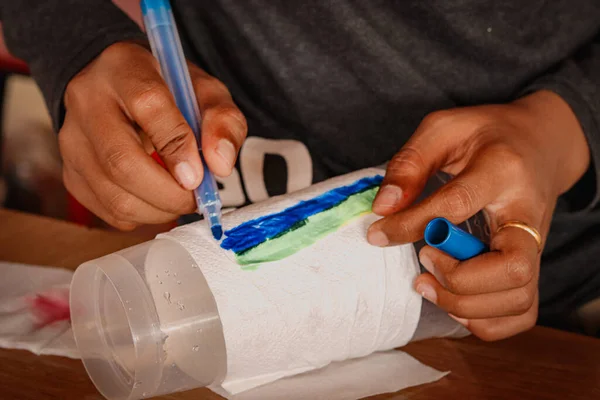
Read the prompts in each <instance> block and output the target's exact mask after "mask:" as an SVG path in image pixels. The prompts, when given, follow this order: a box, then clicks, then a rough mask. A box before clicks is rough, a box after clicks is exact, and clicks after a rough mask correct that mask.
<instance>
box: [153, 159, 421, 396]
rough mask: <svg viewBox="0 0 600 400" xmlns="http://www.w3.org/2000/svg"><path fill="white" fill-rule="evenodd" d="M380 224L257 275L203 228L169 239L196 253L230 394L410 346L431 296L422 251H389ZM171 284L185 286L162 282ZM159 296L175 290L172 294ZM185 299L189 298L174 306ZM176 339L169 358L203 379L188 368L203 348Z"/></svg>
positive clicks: (290, 200)
mask: <svg viewBox="0 0 600 400" xmlns="http://www.w3.org/2000/svg"><path fill="white" fill-rule="evenodd" d="M383 173H384V171H383V170H379V169H366V170H362V171H358V172H355V173H352V174H348V175H345V176H342V177H338V178H334V179H331V180H328V181H326V182H323V183H320V184H317V185H314V186H311V187H310V188H308V189H305V190H302V191H299V192H296V193H292V194H289V195H286V196H281V197H277V198H273V199H270V200H268V201H265V202H262V203H260V204H256V205H252V206H249V207H246V208H243V209H240V210H237V211H234V212H232V213H229V214H227V215H225V216H224V218H223V223H224V228H225V229H226V230H227V229H231V228H233V227H235V226H237V225H239V224H240V223H243V222H246V221H248V220H251V219H254V218H257V217H260V216H263V215H266V214H273V213H276V212H279V211H282V210H284V209H286V208H288V207H291V206H293V205H295V204H297V203H298V202H299V201H301V200H308V199H312V198H314V197H316V196H318V195H320V194H322V193H324V192H326V191H329V190H331V189H334V188H337V187H340V186H344V185H348V184H351V183H354V182H355V181H357V180H358V179H361V178H364V177H369V176H375V175H382V174H383ZM376 219H377V217H376V216H375V215H373V214H367V215H364V216H362V217H359V218H356V219H355V220H353V221H351V222H350V223H348V224H346V225H344V226H343V227H341V228H340V229H339V230H337V231H336V232H334V233H332V234H330V235H328V236H326V237H324V238H322V239H321V240H319V241H317V242H316V243H315V244H313V245H311V246H309V247H307V248H304V249H303V250H300V251H299V252H297V253H295V254H293V255H291V256H289V257H287V258H284V259H282V260H279V261H276V262H271V263H265V264H262V265H260V266H259V267H258V268H255V269H251V270H248V269H242V268H241V267H240V265H238V264H237V263H236V262H235V259H234V257H233V255H232V253H230V252H228V251H225V250H223V249H221V247H220V246H219V244H218V243H216V242H215V241H214V240H213V239H212V238H211V237H210V233H209V231H208V229H207V228H206V226H205V225H204V223H203V222H198V223H194V224H190V225H187V226H183V227H181V228H178V229H175V230H173V231H171V232H169V233H166V234H164V235H161V236H159V237H162V238H169V239H172V240H176V241H177V242H179V243H181V244H182V245H183V246H184V247H185V248H186V250H187V251H189V253H190V254H191V255H192V257H193V258H194V260H195V261H196V262H197V263H198V265H199V267H200V269H201V270H202V273H203V274H204V276H205V278H206V281H207V282H208V285H209V286H210V288H211V290H212V292H213V295H214V297H215V300H216V304H217V307H218V310H219V315H220V318H221V321H222V324H223V330H224V336H225V343H226V349H227V367H228V369H227V376H226V379H225V380H224V382H223V384H222V386H223V388H225V389H226V390H227V391H228V392H230V393H239V392H241V391H245V390H248V389H251V388H254V387H257V386H260V385H263V384H266V383H269V382H273V381H275V380H277V379H280V378H283V377H287V376H292V375H296V374H299V373H303V372H306V371H310V370H314V369H317V368H322V367H324V366H326V365H328V364H329V363H331V362H333V361H342V360H346V359H352V358H357V357H363V356H366V355H369V354H371V353H373V352H376V351H384V350H389V349H392V348H396V347H400V346H403V345H404V344H406V343H407V342H408V341H409V340H410V339H411V337H412V335H413V333H414V331H415V328H416V326H417V323H418V320H419V313H420V307H421V297H420V296H419V295H418V294H417V293H416V292H414V291H413V289H412V283H413V280H414V278H415V277H416V276H417V274H418V273H419V264H418V261H417V258H416V254H415V251H414V248H413V246H412V245H405V246H394V247H389V248H385V249H381V248H378V247H374V246H371V245H369V244H368V243H367V241H366V231H367V228H368V227H369V225H370V224H371V223H372V222H374V221H375V220H376ZM148 273H150V274H152V273H153V271H149V272H148ZM157 273H158V271H157ZM168 284H172V285H175V284H177V285H181V284H182V283H177V282H175V280H169V282H164V283H161V285H168ZM185 284H187V283H185ZM154 289H156V290H164V291H165V292H168V288H167V286H161V287H160V288H154ZM176 301H183V300H182V299H174V298H170V299H169V302H176ZM182 304H184V303H183V302H182ZM172 310H173V308H172V307H171V308H165V309H164V310H161V309H159V310H158V312H159V315H160V313H161V312H162V313H167V312H173V311H172ZM165 318H166V316H165ZM162 319H163V318H162V317H161V320H162ZM168 341H169V338H167V345H168V347H169V349H170V350H169V352H168V354H169V356H172V357H176V358H177V360H174V362H176V363H177V364H178V365H179V367H180V368H181V369H182V370H183V371H184V372H186V373H188V374H191V375H193V374H194V368H195V366H194V365H195V364H194V363H193V362H191V361H186V359H189V358H190V357H189V356H190V353H189V349H190V348H191V347H192V346H193V343H175V342H172V343H169V342H168ZM177 347H179V348H181V351H180V352H178V351H177V350H176V348H177Z"/></svg>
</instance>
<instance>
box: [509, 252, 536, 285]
mask: <svg viewBox="0 0 600 400" xmlns="http://www.w3.org/2000/svg"><path fill="white" fill-rule="evenodd" d="M534 273H535V271H534V266H533V264H532V263H531V261H530V260H529V259H528V258H527V257H525V256H524V255H523V254H520V253H517V254H513V255H511V256H510V257H509V258H508V260H507V261H506V275H507V276H508V280H509V282H510V283H512V284H513V285H515V287H522V286H525V285H527V284H528V283H529V282H530V281H531V280H532V279H533V276H534Z"/></svg>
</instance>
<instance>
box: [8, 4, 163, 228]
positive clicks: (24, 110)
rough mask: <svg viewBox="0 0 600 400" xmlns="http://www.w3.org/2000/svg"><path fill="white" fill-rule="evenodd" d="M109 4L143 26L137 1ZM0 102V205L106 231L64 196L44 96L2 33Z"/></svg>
mask: <svg viewBox="0 0 600 400" xmlns="http://www.w3.org/2000/svg"><path fill="white" fill-rule="evenodd" d="M113 2H114V3H115V4H116V5H117V6H119V7H120V8H121V9H123V11H125V12H126V13H127V14H128V15H129V16H130V17H131V18H132V19H133V20H135V21H136V22H137V23H138V24H139V25H140V26H141V11H140V9H139V0H114V1H113ZM0 28H1V25H0ZM0 104H1V107H0V122H1V124H0V207H5V208H10V209H13V210H18V211H24V212H28V213H34V214H38V215H44V216H48V217H52V218H59V219H64V220H68V221H71V222H75V223H78V224H81V225H86V226H89V227H102V228H106V229H110V227H108V226H106V225H105V224H104V223H103V222H102V221H100V220H99V219H97V218H96V217H94V216H93V215H92V214H91V213H89V212H88V211H87V210H86V209H85V208H84V207H82V206H81V205H80V204H79V203H78V202H77V201H76V200H75V199H74V198H72V197H71V196H69V194H68V193H67V191H66V189H65V187H64V185H63V183H62V165H61V159H60V154H59V150H58V141H57V137H56V132H54V131H53V128H52V121H51V120H50V116H49V114H48V110H47V108H46V104H45V103H44V100H43V97H42V94H41V92H40V91H39V89H38V87H37V85H36V84H35V82H34V81H33V79H31V78H30V77H29V70H28V68H27V65H26V63H25V62H23V61H22V60H19V59H17V58H15V57H13V56H12V55H11V54H10V53H9V51H8V50H7V48H6V45H5V43H4V38H3V36H2V35H0ZM170 227H172V224H170V225H167V226H154V227H144V228H141V229H143V230H144V231H148V230H153V231H157V232H159V231H164V230H166V229H170ZM138 232H139V231H138ZM134 233H136V232H134Z"/></svg>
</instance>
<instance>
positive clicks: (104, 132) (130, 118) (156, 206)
mask: <svg viewBox="0 0 600 400" xmlns="http://www.w3.org/2000/svg"><path fill="white" fill-rule="evenodd" d="M189 68H190V74H191V76H192V82H193V84H194V88H195V91H196V96H197V98H198V103H199V107H200V113H201V115H202V150H203V154H204V157H205V158H206V162H207V163H208V166H209V168H210V169H211V170H212V171H213V172H214V173H215V174H216V175H218V176H227V175H229V174H230V173H231V171H232V169H233V167H234V165H235V159H236V157H237V154H238V151H239V148H240V146H241V145H242V142H243V141H244V139H245V137H246V133H247V125H246V120H245V118H244V116H243V115H242V113H241V112H240V110H239V109H238V108H237V107H236V105H235V104H234V102H233V100H232V98H231V95H230V94H229V91H228V90H227V88H226V87H225V86H224V85H223V84H222V83H221V82H220V81H218V80H217V79H215V78H213V77H211V76H209V75H208V74H207V73H206V72H204V71H202V70H201V69H199V68H198V67H195V66H194V65H191V64H189ZM64 103H65V108H66V115H65V120H64V124H63V126H62V129H61V130H60V132H59V142H60V150H61V154H62V157H63V165H64V166H63V178H64V182H65V186H66V187H67V189H68V190H69V192H70V193H71V194H72V195H73V196H74V197H75V198H76V199H77V200H78V201H79V202H80V203H81V204H83V205H84V206H85V207H87V208H88V209H89V210H91V211H92V212H93V213H95V214H96V215H98V216H99V217H100V218H102V219H103V220H104V221H106V222H107V223H109V224H111V225H113V226H115V227H117V228H119V229H122V230H130V229H133V228H135V227H136V226H138V225H140V224H153V223H162V222H167V221H172V220H174V219H175V218H177V217H178V216H179V215H182V214H185V213H189V212H193V211H194V210H195V209H196V205H195V202H194V198H193V196H192V192H191V190H192V189H194V188H196V187H197V186H198V185H199V184H200V182H201V180H202V176H203V171H202V164H201V162H200V156H199V152H198V146H197V145H196V141H195V138H194V134H193V132H192V130H191V128H190V127H189V125H188V124H187V123H186V121H185V119H184V117H183V115H182V114H181V113H180V112H179V110H178V109H177V106H176V105H175V100H174V98H173V96H172V95H171V93H170V91H169V89H168V87H167V85H166V83H165V81H164V80H163V78H162V77H161V75H160V72H159V66H158V63H157V61H156V59H155V58H154V57H153V56H152V54H151V53H150V52H149V51H148V50H147V49H146V48H144V47H142V46H141V45H137V44H134V43H126V42H122V43H116V44H114V45H112V46H110V47H108V48H107V49H106V50H104V51H103V52H102V53H101V54H100V55H99V56H98V57H97V58H96V59H95V60H93V61H92V62H91V63H90V64H89V65H88V66H86V67H85V68H84V69H83V70H82V71H80V72H79V73H78V74H77V75H76V76H75V77H74V78H73V79H72V80H71V81H70V82H69V84H68V86H67V89H66V91H65V96H64ZM154 151H156V152H157V153H158V155H159V156H160V157H161V159H162V160H163V162H164V163H165V165H166V166H167V169H168V172H167V171H166V170H164V169H163V168H162V167H161V166H160V165H159V164H158V163H157V162H155V161H154V160H153V159H152V157H151V155H150V154H152V153H153V152H154ZM174 178H175V179H174Z"/></svg>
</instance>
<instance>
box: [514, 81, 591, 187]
mask: <svg viewBox="0 0 600 400" xmlns="http://www.w3.org/2000/svg"><path fill="white" fill-rule="evenodd" d="M513 104H514V105H516V106H518V107H519V108H520V109H522V110H523V111H524V113H523V115H525V119H524V120H525V121H526V124H527V130H528V132H530V133H531V134H532V135H533V138H534V145H535V146H536V148H537V149H538V151H539V152H543V156H544V158H543V159H544V163H545V164H546V167H547V169H546V170H547V171H548V169H549V171H552V172H553V174H552V175H550V176H553V182H554V189H555V191H556V194H557V195H560V194H563V193H565V192H566V191H568V190H569V189H570V188H571V187H572V186H573V185H575V183H577V182H578V181H579V180H580V179H581V177H582V176H583V175H584V173H585V172H586V171H587V170H588V168H589V165H590V158H591V157H590V149H589V146H588V143H587V139H586V137H585V134H584V132H583V129H582V127H581V124H580V123H579V120H578V119H577V116H576V115H575V113H574V112H573V110H572V109H571V107H570V106H569V104H568V103H567V102H566V101H565V100H563V99H562V98H561V97H560V96H559V95H557V94H556V93H554V92H551V91H546V90H541V91H538V92H534V93H532V94H530V95H527V96H525V97H523V98H521V99H519V100H517V101H515V102H514V103H513ZM544 149H545V150H544Z"/></svg>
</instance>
